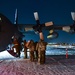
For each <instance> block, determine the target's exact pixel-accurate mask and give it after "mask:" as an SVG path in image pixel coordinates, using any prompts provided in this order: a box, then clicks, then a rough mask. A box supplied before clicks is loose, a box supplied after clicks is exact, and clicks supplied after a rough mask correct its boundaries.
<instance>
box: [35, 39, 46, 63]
mask: <svg viewBox="0 0 75 75" xmlns="http://www.w3.org/2000/svg"><path fill="white" fill-rule="evenodd" d="M46 45H47V43H46V42H44V41H42V40H40V41H39V42H38V43H37V46H36V50H38V63H40V64H44V63H45V50H46Z"/></svg>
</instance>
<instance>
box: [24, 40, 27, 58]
mask: <svg viewBox="0 0 75 75" xmlns="http://www.w3.org/2000/svg"><path fill="white" fill-rule="evenodd" d="M24 58H27V47H26V40H24Z"/></svg>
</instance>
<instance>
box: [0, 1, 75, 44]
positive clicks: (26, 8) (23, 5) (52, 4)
mask: <svg viewBox="0 0 75 75" xmlns="http://www.w3.org/2000/svg"><path fill="white" fill-rule="evenodd" d="M16 8H17V9H18V16H19V17H18V18H19V19H18V23H19V24H36V22H35V19H34V15H33V13H34V11H38V14H39V19H40V23H45V22H49V21H53V22H54V24H55V25H70V24H73V20H72V18H71V12H72V11H75V0H0V13H3V14H4V15H5V16H6V17H8V19H10V21H11V22H12V23H14V14H15V9H16ZM57 32H58V33H59V37H58V38H56V39H52V40H51V39H47V37H46V36H47V35H48V31H45V32H43V33H44V37H45V41H47V42H54V43H56V42H60V43H62V42H66V43H75V34H70V33H66V32H64V31H57ZM25 39H27V40H29V39H34V40H35V41H37V40H39V36H38V35H26V36H25Z"/></svg>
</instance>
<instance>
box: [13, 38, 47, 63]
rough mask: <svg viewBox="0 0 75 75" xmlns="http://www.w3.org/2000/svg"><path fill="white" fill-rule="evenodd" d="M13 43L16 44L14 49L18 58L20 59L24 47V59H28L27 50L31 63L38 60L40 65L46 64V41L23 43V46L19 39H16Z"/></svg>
mask: <svg viewBox="0 0 75 75" xmlns="http://www.w3.org/2000/svg"><path fill="white" fill-rule="evenodd" d="M12 43H13V44H14V46H13V48H15V50H16V56H17V57H20V54H21V53H20V52H21V49H22V47H23V48H24V59H27V49H29V56H30V58H29V59H30V61H31V62H33V61H35V60H37V62H38V63H39V64H44V63H45V51H46V45H47V43H46V42H44V40H39V42H34V41H33V40H30V41H28V42H27V41H26V40H24V41H23V44H20V43H19V41H18V39H17V38H14V39H13V41H12Z"/></svg>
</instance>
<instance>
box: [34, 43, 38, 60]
mask: <svg viewBox="0 0 75 75" xmlns="http://www.w3.org/2000/svg"><path fill="white" fill-rule="evenodd" d="M37 43H38V42H35V53H34V54H35V59H37V60H38V50H37V49H36V46H37Z"/></svg>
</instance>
